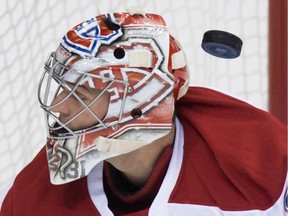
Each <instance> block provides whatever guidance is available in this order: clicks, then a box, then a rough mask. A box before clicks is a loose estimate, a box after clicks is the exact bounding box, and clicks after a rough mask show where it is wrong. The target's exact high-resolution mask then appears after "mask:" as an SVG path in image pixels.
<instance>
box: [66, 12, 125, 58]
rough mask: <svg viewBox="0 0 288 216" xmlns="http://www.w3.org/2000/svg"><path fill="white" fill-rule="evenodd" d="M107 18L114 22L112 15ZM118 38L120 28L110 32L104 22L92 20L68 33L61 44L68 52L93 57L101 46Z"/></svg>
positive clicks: (120, 33) (120, 32)
mask: <svg viewBox="0 0 288 216" xmlns="http://www.w3.org/2000/svg"><path fill="white" fill-rule="evenodd" d="M108 18H109V19H111V20H112V21H113V20H114V17H113V15H112V14H109V16H108ZM120 36H122V31H121V28H119V29H117V30H110V29H109V28H107V26H106V24H105V22H104V21H102V20H97V19H96V18H92V19H90V20H87V21H84V22H82V23H80V24H79V25H77V26H75V27H74V28H73V29H71V30H70V31H68V32H67V34H66V35H65V36H64V37H63V40H62V42H61V44H62V46H64V47H65V48H66V49H68V50H69V51H70V52H74V53H77V54H79V55H81V56H87V55H92V56H95V55H96V53H97V51H98V48H99V47H100V46H101V44H110V43H112V42H113V41H115V40H116V39H117V38H119V37H120Z"/></svg>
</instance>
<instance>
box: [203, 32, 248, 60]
mask: <svg viewBox="0 0 288 216" xmlns="http://www.w3.org/2000/svg"><path fill="white" fill-rule="evenodd" d="M242 44H243V42H242V40H241V39H240V38H239V37H237V36H236V35H234V34H231V33H229V32H225V31H219V30H210V31H207V32H205V34H204V35H203V40H202V44H201V47H202V48H203V49H204V50H205V51H206V52H207V53H209V54H211V55H213V56H216V57H219V58H225V59H232V58H237V57H238V56H239V55H240V53H241V48H242Z"/></svg>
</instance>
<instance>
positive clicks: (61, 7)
mask: <svg viewBox="0 0 288 216" xmlns="http://www.w3.org/2000/svg"><path fill="white" fill-rule="evenodd" d="M136 4H138V5H140V6H141V7H142V8H143V10H145V11H147V12H155V13H159V14H161V15H162V16H163V17H164V18H165V19H166V21H167V24H168V25H169V26H170V30H171V33H172V34H173V35H174V36H175V37H176V38H177V39H178V40H179V41H180V43H181V44H182V45H183V47H184V49H185V51H186V55H187V59H188V62H189V66H190V71H191V85H201V86H206V87H211V88H214V89H218V90H221V91H223V92H226V93H229V94H232V95H234V96H236V97H238V98H241V99H244V100H246V101H248V102H250V103H252V104H253V105H255V106H257V107H260V108H262V109H267V29H268V28H267V16H268V15H267V14H268V11H267V7H268V2H267V0H201V1H194V0H192V1H191V0H176V1H175V0H174V1H173V0H158V1H155V0H150V1H147V0H142V1H140V0H138V1H136V0H131V1H115V0H98V1H97V0H93V1H88V0H87V1H79V0H41V1H39V0H1V3H0V25H1V33H0V56H1V57H0V110H1V114H0V140H1V143H0V190H1V189H2V188H3V187H4V185H5V184H6V183H7V182H8V181H10V180H11V179H13V178H14V177H15V175H16V174H17V173H18V172H19V171H20V170H21V169H22V168H23V167H24V166H25V165H26V164H27V163H28V162H29V161H30V160H31V159H32V158H33V157H34V156H35V154H36V153H37V152H38V151H39V149H40V148H41V147H42V146H43V145H44V144H45V136H46V134H45V130H44V124H43V123H44V117H43V115H42V111H41V110H40V108H39V105H38V102H37V96H36V95H37V94H36V91H37V84H38V80H39V77H40V74H41V73H42V68H43V63H44V61H45V59H46V56H47V55H48V53H49V52H50V51H53V50H54V49H55V48H56V47H57V44H58V41H59V40H60V38H61V37H62V35H63V34H64V33H65V32H66V30H68V29H69V28H71V27H73V26H74V25H75V24H78V23H79V22H81V21H82V20H84V19H88V18H90V17H93V16H95V15H97V14H98V13H99V12H100V13H103V12H112V11H123V10H125V8H127V7H129V6H134V5H136ZM211 29H218V30H226V31H229V32H232V33H234V34H236V35H238V36H239V37H241V38H242V39H243V41H244V46H243V49H242V54H241V56H240V57H239V58H238V59H234V60H225V59H219V58H216V57H213V56H211V55H209V54H207V53H205V52H204V51H203V50H202V49H201V47H200V45H201V40H202V36H203V34H204V32H205V31H207V30H211Z"/></svg>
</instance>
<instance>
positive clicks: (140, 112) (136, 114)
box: [130, 108, 142, 119]
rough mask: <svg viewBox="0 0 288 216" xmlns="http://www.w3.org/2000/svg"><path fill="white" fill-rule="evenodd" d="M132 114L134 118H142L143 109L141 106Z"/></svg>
mask: <svg viewBox="0 0 288 216" xmlns="http://www.w3.org/2000/svg"><path fill="white" fill-rule="evenodd" d="M130 114H131V116H132V118H134V119H137V118H140V117H141V116H142V110H141V109H139V108H135V109H133V110H132V111H131V113H130Z"/></svg>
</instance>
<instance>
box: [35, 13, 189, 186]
mask: <svg viewBox="0 0 288 216" xmlns="http://www.w3.org/2000/svg"><path fill="white" fill-rule="evenodd" d="M188 83H189V72H188V69H187V67H186V61H185V57H184V54H183V51H182V50H181V47H180V46H179V45H178V43H177V42H176V41H175V39H174V38H172V37H171V36H170V35H169V32H168V29H167V27H166V24H165V22H164V21H163V19H162V17H160V16H159V15H154V14H134V15H130V14H129V13H111V14H105V15H100V16H97V17H95V18H92V19H90V20H87V21H84V22H82V23H80V24H79V25H77V26H75V27H74V28H72V29H71V30H69V31H68V32H67V33H66V34H65V36H64V37H63V39H62V41H61V43H60V45H59V47H58V48H57V50H56V51H55V52H53V53H51V54H50V55H49V57H48V59H47V60H46V63H45V70H44V73H43V76H42V77H41V80H40V83H39V88H38V98H39V102H40V105H41V107H42V108H43V110H44V111H45V120H46V125H47V133H48V141H47V145H46V147H47V156H48V163H49V170H50V179H51V182H52V183H53V184H63V183H67V182H70V181H73V180H76V179H79V178H81V177H83V176H86V175H88V173H89V172H90V171H91V169H92V168H93V167H94V166H95V165H96V164H97V163H99V162H101V161H103V160H105V159H107V158H110V157H114V156H117V155H120V154H125V153H128V152H131V151H133V150H136V149H138V148H140V147H142V146H144V145H147V144H150V143H151V142H153V141H154V140H156V139H158V138H160V137H162V136H165V135H166V134H167V133H169V131H170V130H171V127H172V121H173V114H174V105H175V101H176V100H177V99H179V98H180V97H181V96H183V95H184V94H185V93H186V91H187V88H188ZM79 122H80V123H79Z"/></svg>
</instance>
